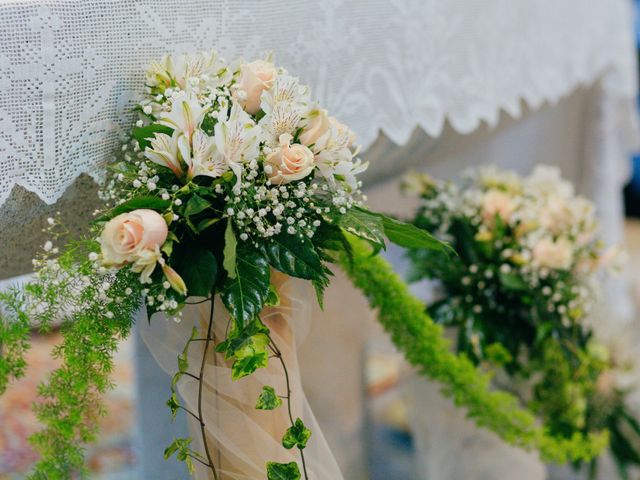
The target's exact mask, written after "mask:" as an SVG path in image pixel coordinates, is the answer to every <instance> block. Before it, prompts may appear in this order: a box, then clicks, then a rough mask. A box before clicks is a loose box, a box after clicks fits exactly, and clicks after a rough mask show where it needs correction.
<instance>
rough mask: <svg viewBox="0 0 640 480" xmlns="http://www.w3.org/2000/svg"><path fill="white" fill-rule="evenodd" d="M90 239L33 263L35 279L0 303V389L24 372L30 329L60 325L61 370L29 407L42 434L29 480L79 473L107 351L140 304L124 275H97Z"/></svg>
mask: <svg viewBox="0 0 640 480" xmlns="http://www.w3.org/2000/svg"><path fill="white" fill-rule="evenodd" d="M95 249H96V245H95V243H93V242H90V241H88V242H85V241H81V242H77V243H74V244H71V245H69V246H68V247H67V249H66V250H65V251H64V253H63V254H62V255H61V256H60V257H58V258H56V259H52V258H50V257H48V256H45V257H43V258H42V259H41V260H40V266H41V267H40V269H39V271H38V275H37V277H36V279H35V280H33V281H32V282H30V283H29V284H27V285H26V286H24V288H22V289H11V290H8V291H5V292H4V293H3V294H2V298H0V302H2V304H3V305H4V311H5V318H4V320H3V323H2V325H3V327H2V329H1V330H0V343H2V344H3V345H4V346H5V347H4V349H3V352H4V353H6V354H3V355H2V357H0V373H1V375H0V384H1V385H2V386H3V387H5V386H6V384H7V382H8V381H9V380H10V378H11V377H13V378H18V377H20V376H22V375H23V374H24V367H25V361H24V357H23V355H24V352H25V349H26V347H27V346H28V345H27V342H28V335H29V333H30V330H31V328H32V327H33V328H38V329H40V330H41V331H47V330H49V328H50V326H51V324H52V322H54V321H61V322H62V327H61V331H62V336H63V340H62V343H61V344H59V345H57V346H56V347H55V348H54V351H53V357H54V358H55V359H57V360H59V361H60V363H61V366H60V367H59V368H57V369H56V370H54V372H53V373H52V374H51V375H50V377H49V379H48V381H47V382H46V383H44V384H42V385H40V387H39V390H38V392H39V394H40V396H41V397H42V401H41V402H39V403H38V404H36V405H35V411H36V414H37V417H38V420H39V421H40V423H41V424H42V425H43V429H42V430H41V431H39V432H37V433H36V434H35V435H33V436H32V437H31V439H30V440H31V442H32V443H33V444H34V446H35V447H36V448H37V450H38V451H39V452H40V455H41V458H40V460H39V461H38V462H37V464H36V466H35V469H34V471H33V473H32V474H31V476H30V478H34V479H47V480H57V479H60V480H63V479H64V480H66V479H69V478H73V477H74V476H77V475H84V474H85V473H86V472H85V466H84V445H86V443H88V442H90V441H92V440H93V439H94V438H95V436H96V433H97V419H98V417H99V416H100V415H102V414H103V413H104V410H103V407H102V402H101V395H102V394H103V393H104V392H105V391H106V390H107V389H109V388H110V387H111V381H110V378H109V377H110V374H111V371H112V369H113V354H114V352H115V351H116V349H117V346H118V342H119V341H120V340H121V339H122V338H124V337H126V336H127V335H128V333H129V331H130V328H131V324H132V318H133V316H134V314H135V312H136V310H137V309H138V308H139V306H140V289H141V286H140V283H139V282H138V281H137V279H136V278H135V276H134V275H132V273H131V272H130V271H128V270H121V271H119V272H118V273H116V274H114V275H109V276H107V277H105V276H103V275H98V274H97V273H96V271H95V269H94V267H93V264H92V262H91V261H90V260H89V259H88V254H89V252H91V251H94V250H95Z"/></svg>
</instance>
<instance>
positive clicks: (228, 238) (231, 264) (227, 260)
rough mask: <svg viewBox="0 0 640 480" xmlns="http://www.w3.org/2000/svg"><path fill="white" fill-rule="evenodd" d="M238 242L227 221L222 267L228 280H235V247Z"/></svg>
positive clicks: (229, 222) (231, 226)
mask: <svg viewBox="0 0 640 480" xmlns="http://www.w3.org/2000/svg"><path fill="white" fill-rule="evenodd" d="M237 246H238V241H237V240H236V236H235V234H234V233H233V225H232V224H231V221H230V220H229V221H228V222H227V228H226V229H225V231H224V250H223V254H224V260H223V262H222V266H223V267H224V269H225V270H226V271H227V275H229V278H236V247H237Z"/></svg>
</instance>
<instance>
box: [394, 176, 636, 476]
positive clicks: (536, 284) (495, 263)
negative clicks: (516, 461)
mask: <svg viewBox="0 0 640 480" xmlns="http://www.w3.org/2000/svg"><path fill="white" fill-rule="evenodd" d="M405 188H406V189H407V190H408V191H411V192H412V193H417V194H419V195H420V196H421V198H422V199H423V203H422V206H421V208H420V210H419V211H418V213H417V215H416V217H415V219H414V223H415V225H417V226H418V227H420V228H422V229H424V230H425V231H427V232H430V233H432V234H433V235H434V236H436V237H437V238H439V239H441V240H444V241H447V242H450V243H451V244H452V246H453V247H454V248H455V249H456V251H457V252H458V254H459V255H458V256H457V257H454V258H451V259H448V260H447V261H446V262H445V261H443V259H442V257H441V256H439V255H433V254H432V253H430V252H428V251H419V250H413V251H411V252H410V257H411V260H412V274H411V275H412V280H419V279H432V280H437V281H438V284H439V286H440V289H441V296H440V299H439V300H437V301H434V302H433V303H432V304H430V305H429V306H428V312H429V314H430V315H431V316H432V317H433V319H434V321H436V322H437V323H439V324H441V325H443V326H446V327H453V329H454V331H455V332H456V334H457V342H456V347H457V350H458V351H459V352H463V353H465V354H466V355H467V356H468V357H469V358H470V359H471V360H472V361H473V362H474V363H476V364H479V365H481V366H484V367H487V368H489V369H497V370H498V372H499V373H500V374H502V375H500V374H499V375H498V377H496V382H497V383H498V384H499V383H500V381H501V378H502V380H504V377H505V374H506V379H507V380H508V381H507V383H508V386H507V388H509V389H511V390H513V391H515V392H517V394H519V395H520V396H521V400H523V401H524V402H526V403H527V404H528V405H530V406H531V407H532V409H533V410H534V411H535V412H537V414H538V415H539V416H540V417H541V418H543V419H544V422H545V424H546V425H548V427H549V429H550V430H551V431H552V432H554V433H555V434H558V435H560V436H563V437H566V438H570V437H572V436H573V435H574V434H575V433H576V432H583V433H586V432H589V431H593V430H597V429H603V428H608V429H609V431H610V435H611V442H612V443H611V445H612V448H613V453H614V455H615V456H617V457H618V460H619V463H620V465H621V467H623V468H624V467H625V465H626V464H630V463H638V460H640V457H638V453H640V450H639V449H638V443H637V440H638V439H640V436H639V434H640V429H639V428H638V423H637V421H636V420H635V419H634V417H633V416H632V415H631V414H629V412H628V411H627V410H626V408H625V407H624V402H623V399H624V393H623V392H622V391H620V390H619V389H615V388H613V387H612V385H611V382H610V381H608V380H607V379H609V380H610V379H611V375H610V374H611V372H610V369H611V366H612V365H611V359H610V355H609V353H608V351H607V349H606V348H605V347H604V346H603V345H601V344H600V343H598V342H597V340H596V339H594V336H593V333H592V329H591V328H590V327H589V325H588V324H587V323H586V319H587V317H588V315H589V313H590V312H591V311H592V307H593V306H594V303H595V302H596V299H597V297H598V278H599V275H600V274H601V271H602V270H603V269H604V268H605V267H612V266H613V265H612V263H613V262H614V261H615V257H616V251H615V249H610V250H606V251H605V250H604V249H603V245H602V243H601V242H600V241H599V240H598V237H597V233H598V223H597V220H596V217H595V213H594V207H593V205H592V203H591V202H589V201H588V200H586V199H584V198H582V197H579V196H575V195H574V192H573V187H572V185H571V184H570V183H568V182H566V181H564V180H562V179H561V177H560V174H559V170H557V169H555V168H552V167H547V166H539V167H537V168H536V169H535V170H534V172H533V173H532V174H531V175H529V176H527V177H524V178H523V177H520V176H518V175H516V174H515V173H512V172H508V171H501V170H498V169H496V168H484V169H479V170H472V171H470V172H468V174H467V175H466V176H465V180H464V184H463V186H461V187H458V186H456V185H454V184H453V183H448V182H441V181H436V180H434V179H432V178H430V177H428V176H424V175H422V176H421V175H417V174H415V175H412V176H410V177H408V178H407V181H406V183H405ZM605 384H607V388H606V389H605V388H604V385H605ZM605 390H607V391H606V394H605ZM605 397H606V399H607V400H603V398H605ZM605 404H606V405H608V406H609V407H607V408H606V409H605V408H604V405H605Z"/></svg>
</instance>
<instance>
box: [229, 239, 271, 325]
mask: <svg viewBox="0 0 640 480" xmlns="http://www.w3.org/2000/svg"><path fill="white" fill-rule="evenodd" d="M269 277H270V272H269V263H268V262H267V259H266V258H265V257H264V256H263V255H262V254H261V253H260V252H259V251H257V250H256V249H254V248H252V247H251V246H250V245H248V244H246V243H241V244H239V245H238V247H237V249H236V265H235V278H227V280H226V282H225V285H224V288H223V289H222V292H221V293H220V296H221V298H222V301H223V302H224V304H225V306H226V307H227V310H229V313H231V316H232V317H233V318H234V319H235V320H236V322H237V323H238V324H239V325H241V326H244V325H247V324H248V323H250V322H251V321H252V320H253V319H254V318H255V317H256V316H257V315H258V314H259V313H260V311H261V310H262V308H263V307H264V302H265V300H266V299H267V297H268V295H269Z"/></svg>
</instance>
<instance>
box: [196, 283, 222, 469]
mask: <svg viewBox="0 0 640 480" xmlns="http://www.w3.org/2000/svg"><path fill="white" fill-rule="evenodd" d="M214 305H215V290H214V291H212V292H211V310H210V311H209V325H207V337H206V339H205V344H204V351H203V352H202V362H201V363H200V374H199V375H198V419H199V420H200V433H201V434H202V444H203V445H204V451H205V454H206V455H207V462H208V463H209V467H210V468H211V472H212V473H213V478H214V480H218V472H217V470H216V467H215V465H214V464H213V460H212V459H211V452H210V451H209V442H208V441H207V435H206V431H205V424H204V419H203V416H202V389H203V386H204V367H205V364H206V362H207V353H208V352H209V345H210V343H211V331H212V329H213V312H214Z"/></svg>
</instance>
